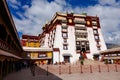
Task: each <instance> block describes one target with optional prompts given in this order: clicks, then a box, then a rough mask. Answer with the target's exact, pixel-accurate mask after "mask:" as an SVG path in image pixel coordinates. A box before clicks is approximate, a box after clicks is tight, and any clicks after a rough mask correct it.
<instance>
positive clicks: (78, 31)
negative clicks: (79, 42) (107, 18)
mask: <svg viewBox="0 0 120 80" xmlns="http://www.w3.org/2000/svg"><path fill="white" fill-rule="evenodd" d="M75 34H78V35H79V34H87V31H86V30H75Z"/></svg>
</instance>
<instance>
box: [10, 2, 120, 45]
mask: <svg viewBox="0 0 120 80" xmlns="http://www.w3.org/2000/svg"><path fill="white" fill-rule="evenodd" d="M10 1H13V0H10ZM11 3H14V4H12V5H15V6H16V2H11ZM18 3H19V5H20V2H18ZM19 5H18V6H19ZM108 5H109V6H108ZM22 8H23V9H25V12H24V13H20V12H17V14H18V15H19V16H20V17H21V18H22V19H21V20H20V19H18V18H16V17H15V16H13V17H14V21H15V24H16V27H17V30H18V31H22V32H23V33H24V34H33V35H38V34H39V33H41V31H42V30H41V28H42V26H43V24H45V22H46V21H50V20H51V19H52V17H53V15H54V14H55V12H58V11H60V12H66V11H74V13H82V12H87V14H88V15H93V16H96V15H97V16H98V17H100V23H101V28H102V31H103V35H104V39H105V41H106V42H119V41H118V40H120V32H119V30H120V14H119V13H120V1H118V2H116V0H99V4H96V5H94V6H88V7H86V8H85V7H84V8H80V7H79V6H76V7H74V8H72V5H71V4H68V3H67V2H65V0H55V1H51V2H48V1H47V0H32V3H31V6H28V5H24V6H23V7H22ZM113 35H114V36H113ZM119 43H120V42H119Z"/></svg>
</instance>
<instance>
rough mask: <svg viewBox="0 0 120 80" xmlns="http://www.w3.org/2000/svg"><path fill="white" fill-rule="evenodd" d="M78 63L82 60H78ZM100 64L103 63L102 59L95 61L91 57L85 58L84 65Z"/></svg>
mask: <svg viewBox="0 0 120 80" xmlns="http://www.w3.org/2000/svg"><path fill="white" fill-rule="evenodd" d="M78 63H80V61H78ZM100 64H103V63H102V62H100V61H94V60H91V59H84V65H100Z"/></svg>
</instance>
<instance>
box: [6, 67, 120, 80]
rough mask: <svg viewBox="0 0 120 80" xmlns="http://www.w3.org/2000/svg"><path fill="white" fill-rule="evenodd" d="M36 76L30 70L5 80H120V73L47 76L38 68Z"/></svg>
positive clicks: (12, 75)
mask: <svg viewBox="0 0 120 80" xmlns="http://www.w3.org/2000/svg"><path fill="white" fill-rule="evenodd" d="M35 73H36V75H35V76H32V74H31V72H30V69H23V70H21V71H19V72H14V73H11V74H9V75H8V76H6V77H5V78H4V80H120V72H101V73H99V72H95V73H74V74H61V75H59V74H54V73H50V72H49V73H48V76H47V74H46V70H44V69H42V68H40V67H36V72H35Z"/></svg>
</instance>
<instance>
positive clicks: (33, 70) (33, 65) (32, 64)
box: [30, 61, 35, 76]
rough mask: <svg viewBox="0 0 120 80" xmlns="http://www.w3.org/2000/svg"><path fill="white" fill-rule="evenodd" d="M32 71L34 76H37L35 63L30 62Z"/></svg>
mask: <svg viewBox="0 0 120 80" xmlns="http://www.w3.org/2000/svg"><path fill="white" fill-rule="evenodd" d="M30 70H31V73H32V75H33V76H35V63H34V61H31V62H30Z"/></svg>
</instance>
